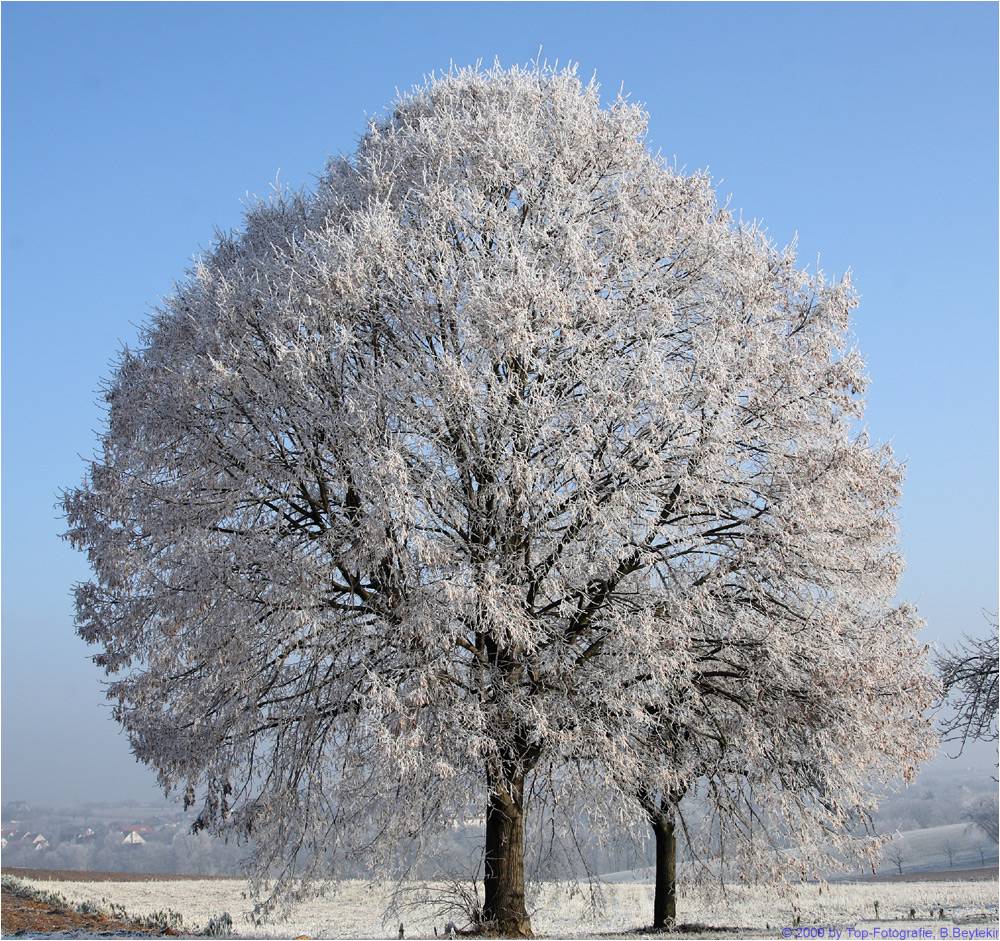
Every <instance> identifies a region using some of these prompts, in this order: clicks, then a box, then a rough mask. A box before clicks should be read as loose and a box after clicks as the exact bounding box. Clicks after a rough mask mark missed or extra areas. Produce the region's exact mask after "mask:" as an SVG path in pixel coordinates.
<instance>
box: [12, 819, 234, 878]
mask: <svg viewBox="0 0 1000 941" xmlns="http://www.w3.org/2000/svg"><path fill="white" fill-rule="evenodd" d="M0 817H2V819H0V852H2V854H3V856H2V858H3V864H4V866H23V867H28V868H35V869H100V870H108V871H123V872H131V871H145V872H164V873H172V872H192V873H202V874H205V875H213V874H220V875H221V874H235V873H237V872H238V871H239V868H240V859H241V857H242V850H241V848H239V847H235V846H227V845H226V844H224V843H221V842H219V841H216V840H213V839H211V838H210V837H208V836H207V835H205V834H193V833H192V832H191V822H192V817H191V815H190V814H186V813H184V812H183V811H182V810H181V809H180V808H179V807H178V806H175V805H170V804H163V805H161V806H158V807H154V806H146V805H84V806H82V807H78V808H72V809H53V808H46V807H33V806H32V805H31V804H29V803H27V802H25V801H10V802H7V803H5V804H3V806H2V808H0Z"/></svg>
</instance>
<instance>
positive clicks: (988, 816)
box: [964, 795, 1000, 843]
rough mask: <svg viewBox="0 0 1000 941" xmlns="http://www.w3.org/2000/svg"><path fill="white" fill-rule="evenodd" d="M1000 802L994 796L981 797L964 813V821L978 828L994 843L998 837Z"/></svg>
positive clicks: (999, 833)
mask: <svg viewBox="0 0 1000 941" xmlns="http://www.w3.org/2000/svg"><path fill="white" fill-rule="evenodd" d="M998 805H1000V801H998V800H997V797H996V795H994V796H992V797H981V798H980V799H979V800H977V801H976V802H975V803H974V804H972V805H971V806H970V807H968V808H967V809H966V811H965V814H964V816H965V819H966V820H968V821H970V822H971V823H972V824H973V825H975V826H977V827H979V829H980V830H982V831H983V833H985V834H986V835H987V836H988V837H989V838H990V839H991V840H992V841H993V842H994V843H996V842H998V837H1000V832H998V831H1000V806H998Z"/></svg>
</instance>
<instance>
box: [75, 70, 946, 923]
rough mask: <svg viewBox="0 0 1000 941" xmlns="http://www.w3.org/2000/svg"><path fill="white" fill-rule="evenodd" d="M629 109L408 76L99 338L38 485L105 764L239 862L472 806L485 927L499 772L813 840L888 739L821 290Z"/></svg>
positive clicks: (902, 680) (515, 857) (509, 918)
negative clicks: (130, 768)
mask: <svg viewBox="0 0 1000 941" xmlns="http://www.w3.org/2000/svg"><path fill="white" fill-rule="evenodd" d="M645 131H646V115H645V113H644V112H643V111H642V109H641V108H640V107H638V106H636V105H634V104H631V103H629V102H628V101H626V100H624V99H621V98H619V99H618V100H616V101H615V102H614V103H612V104H611V106H610V107H603V106H602V104H601V100H600V95H599V90H598V87H597V86H596V84H594V83H591V84H589V85H585V84H583V83H581V82H580V80H579V79H578V78H577V76H576V74H575V72H574V71H573V70H572V69H570V70H564V71H553V70H550V69H546V68H530V69H513V70H510V71H505V70H502V69H499V68H494V69H491V70H487V71H479V70H458V71H454V72H452V73H450V74H447V75H444V76H442V77H439V78H434V79H431V80H430V81H428V82H427V83H426V84H425V85H424V86H422V87H420V88H418V89H416V90H415V91H414V92H412V93H410V94H407V95H404V96H402V97H401V98H400V99H399V100H398V101H397V102H396V104H395V106H394V107H393V109H392V110H391V112H390V113H388V114H387V115H386V116H385V117H383V118H381V119H379V120H377V121H374V122H373V123H372V124H371V126H370V127H369V129H368V131H367V133H366V134H365V135H364V137H363V138H362V139H361V141H360V143H359V145H358V148H357V151H356V153H354V154H353V155H352V156H350V157H349V158H342V159H335V160H333V161H331V162H330V163H329V165H328V167H327V169H326V171H325V173H324V174H323V176H322V178H321V180H320V182H319V184H318V186H317V187H316V189H315V191H313V192H310V193H288V192H281V193H278V194H276V195H275V196H274V197H273V198H271V199H270V200H269V201H267V202H262V203H260V204H258V205H255V206H253V207H252V208H251V209H249V210H248V212H247V214H246V218H245V222H244V225H243V228H242V229H241V230H240V231H239V232H236V233H233V234H231V235H227V236H223V237H221V238H220V239H219V240H218V243H217V244H216V245H215V247H214V248H213V249H212V250H211V251H210V252H208V253H207V254H206V255H205V256H204V257H203V258H202V259H201V261H199V263H198V264H197V265H196V267H195V268H194V269H193V270H192V271H191V272H190V273H189V274H188V276H187V277H186V278H185V279H184V280H183V281H182V282H181V283H180V284H179V285H178V286H177V289H176V291H175V293H174V294H173V296H172V297H170V298H169V300H167V301H166V302H165V303H164V305H163V306H162V307H161V309H159V310H158V311H157V312H156V314H155V316H154V317H153V318H152V320H151V322H150V323H149V324H148V325H147V326H146V328H145V329H144V331H143V334H142V336H141V340H140V343H139V346H138V348H137V349H135V350H127V351H126V352H125V353H124V354H123V356H122V357H121V361H120V363H119V364H118V366H117V368H116V370H115V372H114V374H113V376H112V378H111V381H110V383H109V385H108V388H107V403H108V416H107V425H106V428H105V430H104V432H103V434H102V438H101V452H100V454H99V456H98V457H97V458H96V459H95V460H94V461H93V463H92V464H91V466H90V470H89V472H88V474H87V477H86V479H85V481H84V483H83V484H82V485H81V486H80V487H78V488H76V489H74V490H71V491H69V492H68V493H67V495H66V498H65V506H66V511H67V514H68V518H69V521H70V538H71V540H72V541H73V543H74V544H75V545H77V546H78V547H80V548H83V549H85V550H86V551H87V552H88V554H89V558H90V561H91V564H92V567H93V570H94V579H93V580H92V581H91V582H89V583H87V584H85V585H82V586H80V588H79V589H78V592H77V612H78V624H79V631H80V633H81V635H82V636H83V637H84V638H86V639H87V640H88V641H90V642H91V643H93V644H96V645H98V647H99V648H100V652H99V654H98V655H97V658H96V659H97V660H98V662H99V663H100V664H102V665H103V666H104V667H105V668H106V669H107V670H108V672H109V673H111V674H112V682H111V684H110V687H109V695H110V696H111V697H112V698H113V699H114V700H115V701H116V702H117V706H116V713H115V714H116V717H117V719H118V721H119V722H121V724H122V725H123V726H124V728H125V729H126V730H127V731H128V734H129V737H130V740H131V742H132V745H133V748H134V750H135V753H136V755H137V756H138V757H139V758H140V759H141V760H143V761H145V762H147V763H149V764H150V765H151V766H152V767H154V768H155V769H156V770H157V772H158V773H159V776H160V780H161V782H162V783H163V785H164V786H165V787H167V788H180V789H184V790H186V792H187V793H188V794H189V796H190V799H191V800H192V801H194V800H197V802H198V804H199V806H200V808H201V812H200V821H201V822H202V823H203V824H204V826H206V827H208V828H210V829H211V830H213V831H214V832H221V833H237V834H243V835H248V834H252V835H254V836H255V838H256V845H257V847H258V854H259V858H258V863H259V865H260V872H261V873H265V872H270V873H271V874H275V873H277V872H279V871H280V872H281V873H283V878H284V879H285V880H291V879H294V878H299V877H301V876H307V875H309V874H311V873H315V872H326V871H329V870H330V867H333V866H335V863H336V859H337V858H338V856H339V855H342V854H348V855H350V856H352V857H359V856H363V857H365V858H371V859H372V860H373V861H378V862H379V864H384V863H385V861H386V858H387V855H388V854H390V853H391V852H392V851H393V848H394V847H395V846H397V845H398V844H399V842H400V841H402V840H405V839H412V838H416V837H419V836H420V835H421V834H426V833H429V832H432V831H434V830H435V829H440V828H443V827H446V826H448V825H449V824H450V823H451V822H452V821H455V820H460V819H464V818H465V817H466V816H467V815H468V814H469V813H470V806H471V805H474V804H478V805H479V806H481V807H482V806H485V807H486V812H487V837H486V851H485V853H486V856H485V858H486V915H487V917H488V918H490V919H493V920H496V921H498V922H499V923H500V925H501V927H503V929H504V930H505V931H508V932H510V933H530V922H529V921H528V918H527V914H526V912H525V909H524V902H523V872H520V871H519V870H518V866H519V865H520V863H519V860H520V858H521V856H522V855H523V840H524V830H523V814H524V798H525V788H526V785H527V784H530V782H531V781H532V780H533V779H536V778H538V777H539V776H546V775H547V776H549V778H550V779H551V780H556V779H558V781H559V783H560V787H567V788H570V787H578V788H580V789H582V790H586V791H589V792H592V793H593V794H595V795H596V794H598V793H600V794H601V795H603V796H604V798H607V799H610V800H612V801H615V800H618V799H619V798H620V800H621V801H623V802H625V803H626V804H627V803H628V802H634V801H635V799H636V796H637V794H638V793H639V792H642V793H645V794H650V793H653V792H655V791H657V789H664V788H670V787H672V786H674V785H677V784H678V783H679V782H682V783H683V784H684V785H685V786H689V785H692V784H693V783H694V782H695V781H697V780H702V781H709V782H714V785H713V786H714V787H715V788H716V793H718V794H723V793H727V792H726V790H725V788H722V787H720V783H721V782H723V781H724V780H727V776H735V777H736V778H738V780H739V781H740V785H739V787H740V788H742V787H743V786H744V785H746V784H747V783H748V782H749V783H750V784H752V785H753V787H754V788H756V789H757V790H756V791H755V794H756V795H757V798H755V799H763V800H764V802H765V803H767V804H768V806H769V807H770V811H771V812H772V813H775V814H778V815H779V816H781V815H782V814H783V813H784V817H785V819H786V821H792V820H794V819H795V816H796V814H798V815H799V816H800V817H801V811H802V808H803V807H804V806H806V805H808V807H809V808H811V810H810V814H807V815H806V816H805V817H802V821H804V822H803V823H802V824H801V826H800V825H798V824H796V827H797V829H798V830H799V831H801V833H802V834H803V836H806V835H809V836H811V837H812V838H813V840H814V842H815V841H816V840H818V839H820V838H822V837H824V836H828V835H829V828H830V825H831V822H837V823H843V822H844V821H845V820H846V819H847V816H848V813H849V812H855V811H857V809H858V808H863V807H864V806H865V801H866V800H867V798H866V796H865V793H864V791H865V787H866V784H867V783H870V781H871V780H872V779H873V778H881V779H886V780H887V779H889V778H891V777H893V776H896V775H898V774H900V773H902V774H903V775H908V774H909V773H911V771H912V768H913V767H914V765H915V763H916V762H917V761H919V760H920V759H921V758H922V757H923V756H925V755H926V754H927V753H928V749H929V747H930V746H929V741H930V731H929V728H928V725H927V722H926V721H925V720H924V719H923V717H922V712H923V710H924V708H925V706H926V705H927V704H928V703H929V701H930V698H931V697H932V696H933V692H934V690H933V683H932V682H931V681H930V680H929V679H928V677H927V674H926V672H925V669H924V666H923V656H922V649H921V648H920V646H919V644H918V643H917V641H916V639H915V632H916V629H917V627H918V626H919V621H918V619H917V617H916V615H915V613H914V612H913V611H912V610H911V609H910V608H908V607H906V606H901V607H900V606H895V605H894V603H893V601H892V597H893V593H894V590H895V586H896V582H897V578H898V575H899V573H900V570H901V561H900V558H899V555H898V551H897V547H896V527H895V518H894V510H895V505H896V502H897V500H898V495H899V487H900V481H901V472H900V468H899V466H898V465H897V463H896V462H895V461H894V460H893V458H892V455H891V453H890V451H889V449H888V448H886V447H880V446H876V445H873V444H872V443H871V442H870V441H869V439H868V437H867V436H866V435H865V434H863V433H858V432H857V430H856V424H857V421H858V419H859V418H860V417H861V414H862V407H863V406H862V400H861V397H860V393H861V392H862V390H863V389H864V386H865V378H864V375H863V367H862V363H861V360H860V357H859V356H858V354H857V353H856V352H854V351H853V350H852V349H851V348H850V344H849V339H848V327H849V317H850V311H851V310H852V308H853V307H854V306H855V303H856V299H855V295H854V292H853V290H852V288H851V286H850V284H849V282H848V281H847V280H846V279H843V280H840V281H836V282H828V281H826V280H825V279H824V278H823V276H822V275H820V274H819V273H809V272H807V271H804V270H802V269H800V268H798V267H797V266H796V262H795V257H794V253H793V252H792V251H791V250H788V249H786V250H779V249H777V248H776V247H774V246H773V245H772V244H771V243H770V242H769V241H768V240H767V238H766V237H765V235H764V234H763V233H762V232H761V231H760V230H759V229H758V228H757V227H755V226H753V225H748V224H744V223H742V222H736V221H734V220H733V218H732V217H731V215H730V213H729V212H728V211H727V210H726V209H725V208H724V207H720V206H719V204H718V203H717V201H716V198H715V194H714V190H713V188H712V184H711V181H710V180H709V178H708V177H707V176H705V175H703V174H694V175H685V174H683V173H680V172H678V171H677V170H675V169H673V168H671V167H670V166H668V165H667V164H665V163H664V162H663V161H662V160H661V159H659V158H658V157H657V156H656V155H654V154H652V153H651V152H650V150H649V149H648V147H647V144H646V141H645ZM654 743H655V747H654ZM560 769H561V770H560ZM805 785H807V786H808V788H810V789H811V790H809V796H808V799H804V798H802V797H801V795H802V793H803V792H804V786H805ZM796 787H798V791H796ZM555 792H556V789H555V788H553V790H552V793H555ZM728 793H732V792H731V791H729V792H728ZM731 803H732V802H731ZM719 806H720V807H724V806H725V805H724V804H720V805H719ZM733 806H735V804H734V805H733ZM756 806H760V805H759V804H757V805H756ZM731 809H732V807H730V808H729V810H731ZM786 811H787V813H785V812H786ZM727 819H728V818H727ZM810 827H812V829H810ZM277 864H280V866H281V868H280V870H276V869H275V866H276V865H277ZM279 885H280V886H282V887H284V886H285V885H286V883H285V882H281V883H279Z"/></svg>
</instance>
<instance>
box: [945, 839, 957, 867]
mask: <svg viewBox="0 0 1000 941" xmlns="http://www.w3.org/2000/svg"><path fill="white" fill-rule="evenodd" d="M944 851H945V853H947V855H948V867H949V868H952V867H954V865H955V844H954V843H952V842H951V840H945V844H944Z"/></svg>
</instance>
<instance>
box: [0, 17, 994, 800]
mask: <svg viewBox="0 0 1000 941" xmlns="http://www.w3.org/2000/svg"><path fill="white" fill-rule="evenodd" d="M2 20H3V22H2V26H3V31H2V45H3V49H2V52H3V57H2V73H3V74H2V79H3V83H2V97H3V132H4V135H3V143H4V147H3V156H2V159H3V167H2V169H3V203H2V225H3V273H4V278H3V289H2V303H3V352H2V365H3V374H2V387H3V388H2V391H3V402H2V410H3V482H2V512H3V535H2V548H3V576H2V578H3V585H2V587H3V600H2V615H3V633H2V653H3V667H2V671H3V677H2V679H3V686H2V707H3V756H2V757H3V781H2V784H3V794H4V799H7V800H10V799H18V798H27V799H29V800H36V801H59V802H63V801H66V802H68V801H74V800H98V799H111V798H121V797H143V796H150V795H154V794H155V787H154V781H153V776H152V775H151V774H150V773H149V772H148V771H147V770H145V769H144V768H141V767H139V766H137V765H135V763H134V762H133V760H132V758H131V756H130V755H129V753H128V747H127V744H126V742H125V741H124V739H123V738H122V737H121V736H120V735H118V733H117V732H116V730H115V727H114V726H113V725H112V723H111V721H110V719H109V717H108V708H107V706H106V705H104V702H103V696H102V691H101V685H100V683H101V676H100V674H99V672H98V670H97V668H96V667H94V666H93V665H91V664H90V662H89V660H88V657H89V653H88V651H87V649H86V647H85V645H84V644H83V642H82V641H80V640H79V639H77V638H76V636H75V634H74V632H73V627H72V610H71V598H70V587H71V584H72V583H73V582H74V581H75V580H78V579H81V578H84V577H85V576H86V567H85V560H84V559H83V558H82V557H78V556H77V555H76V554H74V553H73V552H72V551H71V550H70V549H69V548H68V547H67V546H66V545H64V544H63V543H61V542H60V540H59V538H58V534H59V533H60V531H61V529H62V521H61V520H60V518H59V515H58V511H57V509H56V508H55V504H56V501H57V499H58V491H59V488H60V487H63V486H67V485H71V484H73V483H75V482H76V481H77V480H78V479H79V477H80V474H81V472H82V463H81V461H80V459H79V455H81V454H84V455H85V454H89V453H90V452H91V450H92V448H93V445H94V442H95V430H96V429H97V428H99V426H100V421H101V419H100V410H99V409H98V407H97V404H96V402H97V390H98V387H99V383H100V379H101V378H102V377H103V376H106V375H107V373H108V370H109V364H110V362H111V360H112V359H113V357H114V355H115V352H116V350H117V349H118V347H119V344H120V343H121V342H122V341H128V340H130V339H131V338H132V337H133V336H134V332H135V326H134V325H135V324H136V323H138V322H141V321H142V320H143V319H144V318H145V317H146V316H147V314H148V312H149V311H150V309H151V307H152V306H153V305H155V304H156V303H157V302H158V300H159V299H160V298H162V297H163V296H164V295H165V294H167V293H169V292H170V290H171V285H172V283H173V280H174V279H176V278H178V277H179V276H180V275H181V274H182V272H183V270H184V269H185V267H186V265H187V264H188V263H189V261H190V260H191V258H192V256H193V255H194V254H195V253H196V252H197V251H198V250H199V249H200V248H202V247H205V246H207V245H208V244H209V242H210V241H211V238H212V234H213V231H214V230H215V229H216V228H217V227H218V228H221V229H227V228H231V227H234V226H236V225H238V224H239V220H240V213H241V200H242V199H244V198H245V197H246V195H247V194H248V193H265V192H266V191H267V189H268V188H269V186H270V185H271V183H272V182H273V181H274V180H275V179H276V178H280V179H281V180H282V181H283V182H285V183H288V184H291V185H293V186H299V185H309V184H310V183H311V181H312V180H313V179H314V175H315V174H316V173H318V172H319V171H320V169H321V168H322V166H323V163H324V161H325V159H326V157H327V156H328V155H330V154H333V153H339V152H344V151H350V150H351V149H352V148H353V145H354V143H355V141H356V139H357V137H358V135H359V134H360V133H361V132H362V130H363V129H364V125H365V116H366V115H370V114H374V113H377V112H378V111H380V110H381V109H382V108H383V107H384V106H385V105H386V104H387V103H388V102H389V101H390V100H391V99H392V97H393V95H394V93H395V90H396V89H397V88H399V89H403V88H406V87H408V86H410V85H412V84H414V83H415V82H418V81H419V80H420V78H421V76H423V75H424V74H426V73H428V72H430V71H431V70H434V69H440V68H442V67H447V65H448V63H449V62H450V61H452V60H454V61H455V62H456V63H459V64H467V63H470V62H474V61H475V60H477V59H483V60H484V61H486V62H490V61H492V59H493V58H494V57H495V56H499V57H500V59H501V60H502V61H503V62H504V63H507V64H509V63H514V62H525V61H527V60H528V59H531V58H533V57H534V56H535V55H536V53H537V52H538V49H539V47H542V48H543V51H544V55H545V57H546V58H548V59H550V60H553V59H558V60H559V61H560V62H565V61H567V60H570V59H572V60H574V61H578V62H579V63H580V67H581V71H582V73H584V74H585V75H588V76H589V75H590V73H592V72H595V71H596V73H597V75H598V78H599V80H600V81H601V82H602V84H603V86H604V88H605V90H606V92H607V94H608V95H611V94H613V93H614V92H616V91H617V89H618V87H619V86H620V85H624V87H625V89H626V90H627V91H628V92H630V93H631V95H632V97H633V98H634V99H636V100H639V101H641V102H643V103H645V105H646V106H647V108H648V110H649V111H650V114H651V121H650V139H651V144H652V145H653V146H654V147H655V148H658V149H660V150H662V151H663V152H664V153H665V154H667V155H669V156H671V157H674V158H676V162H677V163H678V164H679V165H681V166H684V167H687V168H689V169H698V168H708V169H710V170H711V172H712V174H713V176H714V177H715V178H716V180H717V181H718V185H719V189H720V192H721V194H722V195H723V196H725V195H730V196H731V204H732V207H733V208H734V209H737V210H742V212H743V214H744V215H745V216H746V217H756V218H760V219H762V220H763V221H764V223H765V225H766V226H767V227H768V229H769V230H770V232H771V233H772V235H773V237H774V238H775V240H777V241H780V242H784V241H787V240H788V239H790V238H791V237H792V235H793V234H794V233H795V232H797V233H798V236H799V247H800V257H801V260H802V261H803V262H809V263H814V261H815V259H816V257H817V256H820V261H821V265H822V267H823V268H824V269H825V270H826V271H828V272H829V273H832V274H839V273H841V272H843V271H844V270H845V269H847V268H851V269H852V271H853V273H854V278H855V283H856V285H857V287H858V289H859V291H860V293H861V296H862V306H861V308H860V310H859V312H858V317H857V323H856V330H855V332H856V336H857V341H858V344H859V346H860V348H861V350H862V352H863V353H864V355H865V356H866V358H867V361H868V364H869V372H870V374H871V376H872V387H871V390H870V394H869V408H868V419H867V421H868V425H869V428H870V430H871V433H872V434H873V436H874V437H876V438H878V439H881V440H888V441H890V442H892V444H893V445H894V447H895V449H896V451H897V454H898V455H899V456H901V457H902V458H903V459H904V460H905V461H906V463H907V466H908V480H907V484H906V488H905V495H904V500H903V504H902V508H901V520H902V532H903V548H904V552H905V555H906V557H907V561H908V569H907V574H906V576H905V579H904V583H903V587H902V591H901V595H902V597H904V598H906V599H908V600H911V601H913V602H915V603H916V604H917V605H918V606H919V607H920V610H921V612H922V613H923V615H924V617H925V618H926V619H927V622H928V627H927V631H926V637H927V639H928V640H929V641H935V642H939V641H942V640H948V639H951V638H954V637H956V636H957V635H958V634H959V633H960V632H961V631H963V630H971V631H980V630H982V629H984V628H985V621H984V620H983V618H982V616H981V613H980V612H981V609H983V608H990V609H995V608H996V596H997V250H998V246H997V215H996V210H997V108H998V102H997V80H996V76H997V52H996V35H997V6H996V5H995V4H986V3H981V4H961V3H955V4H936V3H927V4H905V3H903V4H878V3H872V4H868V3H865V4H843V5H838V4H823V3H809V4H801V5H800V4H779V5H770V4H763V5H754V4H738V5H730V4H709V5H695V4H691V5H689V4H663V5H660V4H650V5H632V4H602V3H595V4H580V5H578V4H573V3H567V4H530V5H529V4H523V5H507V4H495V5H487V4H469V5H466V4H461V3H456V4H441V5H438V4H403V5H381V4H372V5H353V4H343V5H339V4H338V5H325V4H280V5H279V4H251V5H243V4H205V5H202V4H177V5H161V4H155V3H150V4H86V3H80V4H68V5H64V4H55V3H52V4H33V3H17V4H10V3H8V4H4V5H3V8H2Z"/></svg>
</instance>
